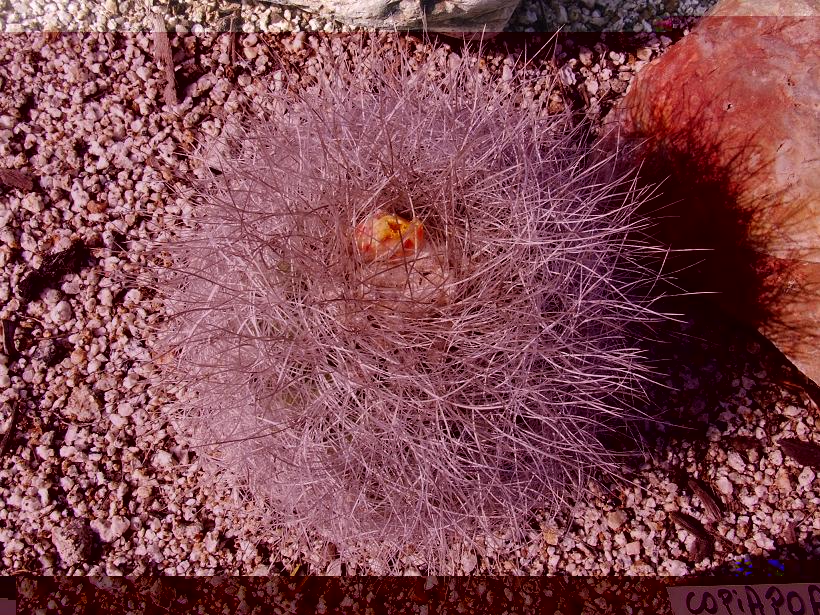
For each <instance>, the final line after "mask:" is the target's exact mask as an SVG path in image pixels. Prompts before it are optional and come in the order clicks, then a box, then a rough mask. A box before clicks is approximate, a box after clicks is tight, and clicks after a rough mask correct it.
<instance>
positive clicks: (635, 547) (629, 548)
mask: <svg viewBox="0 0 820 615" xmlns="http://www.w3.org/2000/svg"><path fill="white" fill-rule="evenodd" d="M624 552H625V553H626V554H627V555H630V556H635V555H640V553H641V543H640V541H638V540H635V541H633V542H630V543H628V544H627V545H626V547H624Z"/></svg>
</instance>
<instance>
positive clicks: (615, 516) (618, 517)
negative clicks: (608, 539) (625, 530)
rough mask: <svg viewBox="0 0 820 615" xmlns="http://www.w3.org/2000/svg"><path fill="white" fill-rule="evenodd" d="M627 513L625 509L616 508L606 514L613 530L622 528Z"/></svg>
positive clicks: (607, 522)
mask: <svg viewBox="0 0 820 615" xmlns="http://www.w3.org/2000/svg"><path fill="white" fill-rule="evenodd" d="M627 518H628V517H627V514H626V512H624V511H623V510H615V511H612V512H611V513H607V516H606V524H607V525H608V526H609V529H611V530H617V529H620V528H621V526H622V525H623V524H624V523H626V520H627Z"/></svg>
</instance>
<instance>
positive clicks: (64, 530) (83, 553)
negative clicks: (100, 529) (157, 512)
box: [51, 519, 93, 567]
mask: <svg viewBox="0 0 820 615" xmlns="http://www.w3.org/2000/svg"><path fill="white" fill-rule="evenodd" d="M51 542H52V543H53V544H54V546H55V548H56V549H57V554H58V555H59V556H60V559H61V560H62V562H63V563H64V564H65V565H66V566H69V567H70V566H76V565H77V564H81V563H83V562H85V561H87V559H88V558H89V556H90V555H91V547H92V544H93V538H92V535H91V529H90V528H89V525H88V522H87V521H86V520H84V519H71V520H69V521H68V522H67V523H66V524H65V525H64V526H63V527H55V528H54V529H53V530H52V531H51Z"/></svg>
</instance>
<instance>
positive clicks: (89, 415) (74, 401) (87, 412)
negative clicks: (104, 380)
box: [63, 384, 101, 423]
mask: <svg viewBox="0 0 820 615" xmlns="http://www.w3.org/2000/svg"><path fill="white" fill-rule="evenodd" d="M100 412H101V406H100V402H99V400H98V399H97V398H96V397H95V396H94V393H92V392H91V389H89V388H88V387H87V386H86V385H84V384H83V385H80V386H78V387H77V388H75V389H74V390H73V391H72V392H71V395H70V396H69V398H68V401H67V402H66V405H65V410H64V411H63V413H64V415H65V416H66V417H67V418H69V419H71V420H75V421H80V422H83V423H85V422H88V421H93V420H95V419H97V418H99V416H100Z"/></svg>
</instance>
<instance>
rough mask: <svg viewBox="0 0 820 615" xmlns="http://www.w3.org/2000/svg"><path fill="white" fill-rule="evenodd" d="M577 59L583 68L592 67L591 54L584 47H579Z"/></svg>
mask: <svg viewBox="0 0 820 615" xmlns="http://www.w3.org/2000/svg"><path fill="white" fill-rule="evenodd" d="M578 59H579V60H580V61H581V64H583V65H584V66H592V52H591V51H590V50H589V49H587V48H586V47H581V49H580V51H579V52H578Z"/></svg>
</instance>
